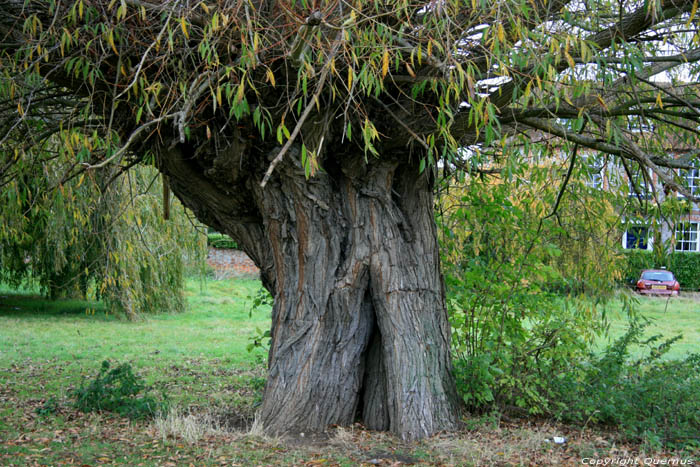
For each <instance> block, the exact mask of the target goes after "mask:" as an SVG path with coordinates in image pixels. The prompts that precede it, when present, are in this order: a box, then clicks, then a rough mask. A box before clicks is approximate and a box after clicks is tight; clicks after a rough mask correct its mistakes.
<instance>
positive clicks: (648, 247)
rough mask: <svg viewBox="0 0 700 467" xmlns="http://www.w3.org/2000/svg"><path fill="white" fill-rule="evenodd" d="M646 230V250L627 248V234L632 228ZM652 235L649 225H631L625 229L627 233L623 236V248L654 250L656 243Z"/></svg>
mask: <svg viewBox="0 0 700 467" xmlns="http://www.w3.org/2000/svg"><path fill="white" fill-rule="evenodd" d="M635 227H637V228H645V229H646V231H647V238H646V247H645V248H639V247H628V246H627V232H629V230H630V228H635ZM650 234H651V227H650V226H649V225H647V224H635V223H630V224H629V225H628V226H627V228H626V229H625V232H624V233H623V234H622V248H623V249H625V250H647V251H648V250H652V249H653V248H654V246H653V243H654V238H653V236H652V235H650Z"/></svg>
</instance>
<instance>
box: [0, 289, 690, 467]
mask: <svg viewBox="0 0 700 467" xmlns="http://www.w3.org/2000/svg"><path fill="white" fill-rule="evenodd" d="M259 287H260V284H259V282H258V281H253V280H222V281H211V280H207V281H204V282H200V281H199V280H196V279H191V280H188V282H187V289H186V293H187V300H188V311H187V312H184V313H180V314H168V313H161V314H153V315H149V316H148V317H146V318H145V319H143V320H142V321H137V322H130V321H126V320H124V319H122V318H120V317H116V316H110V315H107V314H105V311H104V308H103V307H102V306H101V305H100V304H99V303H87V302H80V301H58V302H50V301H47V300H44V299H42V298H41V297H38V296H32V295H28V294H27V292H26V291H24V292H23V294H18V293H16V292H13V291H11V290H9V289H0V465H60V464H71V463H73V464H78V465H83V464H88V465H113V464H121V465H189V464H190V463H191V464H193V465H348V466H351V465H358V464H361V463H363V462H367V461H370V460H373V461H377V460H378V462H383V463H384V464H383V465H391V463H392V462H395V461H397V460H401V459H404V460H405V458H404V457H401V456H407V457H408V458H409V459H410V460H411V461H412V462H414V463H416V464H420V465H492V464H519V463H525V464H532V463H534V464H540V463H557V462H559V461H561V462H565V461H566V459H571V458H575V457H576V456H579V457H582V456H589V457H590V456H594V455H601V456H603V455H604V454H606V453H608V450H609V449H610V448H609V446H610V445H611V444H610V443H611V441H610V440H611V439H613V438H614V436H613V435H610V436H613V438H611V437H610V436H608V435H601V434H600V433H599V432H596V431H594V430H591V429H590V428H586V427H584V428H583V429H580V428H579V427H568V426H562V425H556V424H552V423H551V422H546V421H545V422H537V421H533V420H524V421H518V422H511V421H502V420H496V421H494V420H493V419H491V418H489V419H485V421H483V423H482V422H480V421H479V420H476V421H473V420H472V421H471V422H470V424H469V427H470V428H468V429H467V430H466V431H464V432H459V433H457V434H450V435H440V436H438V437H435V438H433V439H430V440H424V441H422V442H420V443H412V444H405V443H401V442H400V441H398V440H396V439H394V438H392V437H391V436H390V435H387V434H383V433H372V432H368V431H365V430H363V429H362V428H361V427H351V428H337V429H334V431H333V434H332V436H331V438H330V439H329V440H327V441H325V442H323V443H321V444H314V442H309V441H305V440H301V442H300V440H299V439H297V440H296V441H294V442H289V441H288V440H285V441H283V440H279V439H270V438H268V437H264V436H261V435H260V433H258V432H256V431H255V430H254V431H253V432H247V431H246V430H247V427H249V425H250V424H251V422H252V419H253V417H254V413H255V411H256V408H257V407H258V405H259V404H260V401H261V397H262V390H263V387H264V381H265V359H266V353H265V351H264V350H263V349H260V348H256V349H254V350H253V351H252V352H248V351H247V349H246V347H247V346H248V344H249V343H250V339H251V337H253V336H255V335H257V334H258V331H257V329H258V328H259V329H266V328H267V327H268V325H269V310H268V309H263V310H257V311H255V312H254V313H253V314H252V316H250V299H249V297H250V296H253V295H254V294H255V292H256V291H257V290H258V289H259ZM620 303H621V302H620V301H619V300H618V301H616V302H613V303H611V304H610V306H609V307H608V308H609V315H610V317H611V322H612V324H611V332H612V334H613V335H619V334H620V333H622V332H624V329H625V324H624V322H625V319H626V318H625V316H624V315H623V313H622V311H621V310H622V306H621V304H620ZM665 305H666V302H665V301H663V300H659V299H646V298H645V299H641V300H640V305H639V308H640V311H641V314H642V315H643V316H646V317H649V318H654V319H655V321H654V323H653V325H652V326H651V327H650V328H649V333H654V332H657V331H661V332H664V333H667V334H669V335H673V334H675V333H677V332H683V333H684V334H685V336H686V337H685V338H684V340H683V341H682V342H680V343H679V344H678V345H677V346H676V348H675V349H674V350H673V351H672V352H673V356H675V357H682V356H683V355H685V354H686V353H688V352H691V351H694V352H697V351H700V348H699V346H700V340H698V337H700V302H696V301H694V300H691V299H688V298H681V299H674V300H671V302H670V303H669V307H668V310H667V311H664V307H665ZM106 359H108V360H110V361H112V362H113V363H129V364H131V365H132V367H133V368H134V370H135V371H136V372H137V374H138V375H140V376H142V377H143V378H144V380H145V382H146V383H147V384H148V385H149V386H150V387H151V388H152V393H153V394H155V395H159V394H161V393H163V394H166V395H167V397H168V400H169V402H170V404H171V406H172V407H174V408H175V409H176V411H177V413H175V412H174V415H173V416H172V417H167V418H165V417H161V419H159V421H157V422H151V421H131V420H128V419H124V418H120V417H118V416H115V415H111V414H108V413H102V414H94V413H90V414H84V413H80V412H78V411H77V410H76V409H75V408H74V407H73V406H72V404H71V400H70V398H69V397H68V393H69V391H70V390H71V389H74V388H76V387H78V386H79V385H80V384H81V383H82V382H84V381H88V380H90V379H91V378H94V376H95V375H96V373H97V371H98V369H99V367H100V364H101V362H102V361H103V360H106ZM159 397H160V396H159ZM51 400H53V401H55V402H56V404H57V406H56V409H55V410H51V411H49V413H47V414H45V415H39V414H38V412H37V411H41V409H42V408H45V407H47V406H48V405H47V401H51ZM164 426H167V427H169V428H167V429H166V428H164ZM475 427H476V428H475ZM194 432H196V433H198V434H196V435H192V433H194ZM562 434H563V435H565V436H567V437H568V438H569V439H570V442H569V444H568V445H567V446H566V448H562V449H560V450H554V451H553V450H552V446H551V445H548V444H547V443H546V441H545V439H546V438H547V437H551V436H553V435H557V436H559V435H562ZM613 444H614V443H613ZM632 449H633V451H634V449H640V448H638V447H637V448H632ZM637 452H639V451H637ZM572 456H574V457H572ZM540 461H541V462H540ZM373 463H374V464H376V462H373ZM366 465H370V464H366Z"/></svg>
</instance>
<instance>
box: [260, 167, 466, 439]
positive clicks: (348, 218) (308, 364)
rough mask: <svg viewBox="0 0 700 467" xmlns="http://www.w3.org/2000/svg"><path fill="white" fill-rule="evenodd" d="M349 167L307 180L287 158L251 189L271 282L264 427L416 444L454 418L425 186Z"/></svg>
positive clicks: (405, 173)
mask: <svg viewBox="0 0 700 467" xmlns="http://www.w3.org/2000/svg"><path fill="white" fill-rule="evenodd" d="M294 159H295V157H294V156H290V157H289V160H291V161H293V160H294ZM351 162H352V160H351ZM354 162H355V163H354V164H349V163H348V160H347V159H346V161H345V164H344V166H343V167H339V168H337V170H336V171H335V173H324V174H320V175H318V176H317V177H315V178H313V179H311V180H310V181H307V180H305V178H304V174H303V171H302V170H301V168H300V167H297V166H295V165H294V164H293V163H291V162H290V163H287V164H285V166H284V167H280V168H279V169H278V170H279V171H280V174H279V177H277V178H276V179H275V181H274V182H272V183H270V184H269V185H268V186H267V187H266V188H265V189H264V190H260V191H259V192H258V194H257V196H258V197H259V202H260V203H261V204H262V205H264V209H262V210H261V212H263V213H264V214H263V215H264V223H265V231H266V232H267V234H268V238H269V241H270V246H271V249H272V252H273V257H274V263H275V267H274V270H275V271H276V277H275V283H276V285H277V287H276V294H275V306H274V311H273V323H272V343H271V348H270V355H269V368H270V372H269V380H268V384H267V387H266V390H265V396H264V402H263V408H262V421H263V423H264V425H265V426H266V427H268V428H270V429H271V430H273V431H275V432H286V431H290V430H297V431H306V430H319V429H323V428H325V427H326V426H328V425H331V424H339V425H346V424H349V423H352V422H353V421H354V420H355V419H356V418H359V419H360V420H361V421H362V422H364V424H365V425H366V426H367V427H369V428H372V429H378V430H385V429H390V430H391V431H393V432H394V433H397V434H399V435H400V436H402V437H403V438H405V439H415V438H420V437H424V436H427V435H431V434H433V433H435V432H437V431H439V430H443V429H449V428H452V427H453V426H454V423H455V400H456V398H455V393H454V384H453V382H452V379H451V373H450V358H449V341H450V331H449V325H448V321H447V315H446V312H445V306H444V294H443V288H442V280H441V276H440V271H439V257H438V247H437V242H436V232H435V225H434V221H433V198H432V187H431V185H430V180H429V178H428V176H427V175H426V174H423V175H420V174H419V172H418V170H417V168H416V167H415V166H412V165H402V164H399V163H398V162H397V161H381V162H380V161H374V162H373V164H372V165H370V166H368V165H366V164H365V163H364V160H363V159H362V158H360V157H358V158H355V160H354Z"/></svg>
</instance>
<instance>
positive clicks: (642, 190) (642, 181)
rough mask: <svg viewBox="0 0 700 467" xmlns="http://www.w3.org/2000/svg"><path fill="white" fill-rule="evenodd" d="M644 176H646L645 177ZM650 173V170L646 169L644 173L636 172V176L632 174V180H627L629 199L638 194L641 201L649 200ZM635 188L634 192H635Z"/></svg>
mask: <svg viewBox="0 0 700 467" xmlns="http://www.w3.org/2000/svg"><path fill="white" fill-rule="evenodd" d="M645 175H646V176H645ZM651 183H652V172H651V169H647V170H646V172H643V171H641V170H640V171H638V172H637V173H636V174H633V178H631V179H629V180H628V184H629V189H630V191H629V195H630V196H631V197H635V198H636V197H637V193H639V197H640V198H641V199H651V197H652V193H653V190H652V187H651ZM635 186H636V190H635Z"/></svg>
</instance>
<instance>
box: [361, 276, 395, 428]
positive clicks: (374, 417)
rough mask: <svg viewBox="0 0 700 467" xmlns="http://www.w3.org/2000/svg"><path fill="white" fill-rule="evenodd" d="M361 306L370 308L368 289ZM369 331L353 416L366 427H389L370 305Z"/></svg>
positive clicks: (380, 355) (382, 369)
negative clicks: (370, 329)
mask: <svg viewBox="0 0 700 467" xmlns="http://www.w3.org/2000/svg"><path fill="white" fill-rule="evenodd" d="M364 303H365V306H369V307H372V297H371V295H370V291H369V289H368V290H367V291H366V292H365V298H364ZM371 317H372V318H371V319H372V331H371V334H370V337H369V343H368V345H367V350H365V353H364V355H363V358H364V367H365V370H364V376H363V378H362V388H361V389H360V397H359V400H358V404H357V413H356V419H357V420H359V421H361V422H362V423H363V424H364V426H365V427H366V428H368V429H370V430H378V431H385V430H388V429H389V426H390V425H389V406H388V402H387V387H386V371H385V367H384V356H383V354H384V352H383V349H382V333H381V331H380V329H379V325H378V323H377V316H376V314H375V312H374V308H373V307H372V313H371Z"/></svg>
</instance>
